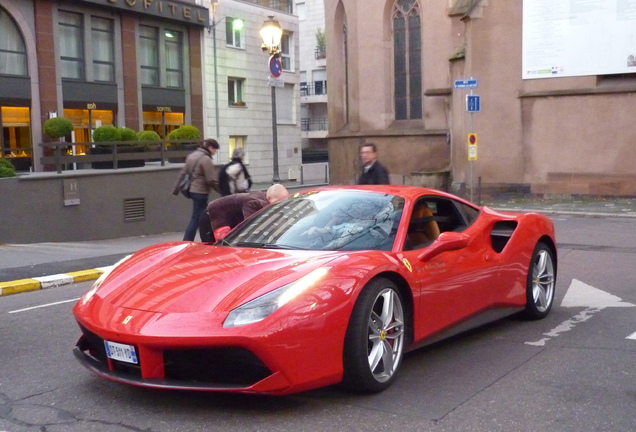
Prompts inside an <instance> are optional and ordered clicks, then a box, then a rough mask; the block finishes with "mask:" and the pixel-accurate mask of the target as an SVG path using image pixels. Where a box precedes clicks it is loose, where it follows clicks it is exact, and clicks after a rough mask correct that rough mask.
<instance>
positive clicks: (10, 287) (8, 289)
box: [0, 279, 42, 295]
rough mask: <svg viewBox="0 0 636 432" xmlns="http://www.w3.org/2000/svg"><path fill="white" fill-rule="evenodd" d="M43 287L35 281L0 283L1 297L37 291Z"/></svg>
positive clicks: (21, 280) (23, 280)
mask: <svg viewBox="0 0 636 432" xmlns="http://www.w3.org/2000/svg"><path fill="white" fill-rule="evenodd" d="M41 287H42V283H41V282H40V281H36V280H35V279H18V280H15V281H11V282H0V293H1V294H0V295H8V294H16V293H19V292H25V291H35V290H39V289H40V288H41Z"/></svg>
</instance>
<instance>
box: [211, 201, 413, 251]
mask: <svg viewBox="0 0 636 432" xmlns="http://www.w3.org/2000/svg"><path fill="white" fill-rule="evenodd" d="M403 208H404V198H402V197H399V196H395V195H389V194H384V193H377V192H368V191H347V190H344V191H343V190H339V191H319V192H315V191H314V192H304V193H299V194H295V195H292V196H291V197H290V198H288V199H287V200H285V201H282V202H279V203H276V204H273V205H271V206H268V207H266V208H265V209H264V210H263V211H261V212H260V213H258V214H257V215H256V216H255V217H253V218H252V219H250V220H248V221H247V222H246V223H244V224H243V225H241V226H239V227H237V228H236V229H235V230H234V231H232V232H231V233H230V234H229V235H228V236H227V237H225V238H224V239H223V240H222V242H220V243H219V244H223V245H229V246H236V247H261V248H271V249H305V250H346V251H354V250H384V251H390V250H391V249H392V247H393V242H394V240H395V233H396V231H397V227H398V225H399V223H400V218H401V217H402V209H403Z"/></svg>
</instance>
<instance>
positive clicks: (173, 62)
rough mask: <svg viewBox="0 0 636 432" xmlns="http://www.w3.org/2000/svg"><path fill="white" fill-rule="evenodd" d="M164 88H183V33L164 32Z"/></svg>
mask: <svg viewBox="0 0 636 432" xmlns="http://www.w3.org/2000/svg"><path fill="white" fill-rule="evenodd" d="M164 36H165V40H166V87H177V88H183V33H181V32H178V31H174V30H166V31H165V32H164Z"/></svg>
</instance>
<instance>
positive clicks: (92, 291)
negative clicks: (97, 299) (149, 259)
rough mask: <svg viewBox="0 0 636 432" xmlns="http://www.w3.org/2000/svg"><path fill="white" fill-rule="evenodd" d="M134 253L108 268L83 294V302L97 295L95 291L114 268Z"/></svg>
mask: <svg viewBox="0 0 636 432" xmlns="http://www.w3.org/2000/svg"><path fill="white" fill-rule="evenodd" d="M131 256H132V255H127V256H125V257H123V258H122V259H120V260H119V261H117V263H116V264H115V265H113V266H110V268H109V269H108V270H106V271H105V272H104V273H102V274H101V275H100V276H99V277H98V278H97V280H96V281H95V282H94V283H93V286H92V287H91V289H89V290H88V291H87V292H86V293H85V294H84V295H83V296H82V304H83V305H85V304H86V303H88V301H89V300H90V299H91V298H92V297H93V296H94V295H95V293H96V292H97V290H98V289H99V287H100V286H101V285H102V283H103V282H104V280H105V279H106V278H107V277H108V275H109V274H111V273H112V271H113V270H115V268H116V267H117V266H119V265H120V264H121V263H123V262H124V261H126V260H127V259H128V258H130V257H131Z"/></svg>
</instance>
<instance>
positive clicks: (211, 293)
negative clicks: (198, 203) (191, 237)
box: [73, 186, 556, 394]
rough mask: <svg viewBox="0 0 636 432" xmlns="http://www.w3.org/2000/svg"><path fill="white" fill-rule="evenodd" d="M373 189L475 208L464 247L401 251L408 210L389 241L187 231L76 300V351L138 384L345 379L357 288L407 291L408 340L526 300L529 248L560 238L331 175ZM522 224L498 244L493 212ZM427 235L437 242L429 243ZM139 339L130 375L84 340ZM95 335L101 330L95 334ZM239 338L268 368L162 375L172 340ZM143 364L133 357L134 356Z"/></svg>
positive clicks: (215, 342) (307, 383)
mask: <svg viewBox="0 0 636 432" xmlns="http://www.w3.org/2000/svg"><path fill="white" fill-rule="evenodd" d="M340 189H343V190H362V191H364V190H366V191H377V192H383V193H387V194H392V195H398V196H401V197H403V198H404V200H405V201H404V202H405V205H404V211H403V213H404V215H408V214H410V212H411V210H412V208H413V205H414V203H415V200H416V199H417V198H420V197H422V196H432V197H440V198H443V199H448V200H453V202H456V203H462V204H463V205H465V206H468V207H472V208H475V209H477V210H480V215H479V217H478V218H477V219H476V220H475V221H474V223H472V224H471V225H470V226H468V227H467V228H466V229H465V230H464V231H463V234H465V235H466V236H467V238H468V239H469V240H468V244H467V246H466V247H464V248H461V249H458V250H451V251H447V252H443V253H439V254H437V255H434V256H432V257H431V258H427V259H426V260H425V261H421V260H420V259H419V258H418V256H421V254H422V251H423V250H425V249H426V248H424V249H418V250H409V251H403V250H402V249H403V248H404V245H405V236H406V232H407V229H408V222H405V220H406V219H408V217H407V216H403V217H402V222H401V224H400V226H399V228H398V230H397V234H396V241H395V243H394V245H393V249H392V250H391V251H304V250H275V249H255V248H244V247H225V246H212V245H206V244H201V243H192V242H175V243H167V244H160V245H156V246H152V247H149V248H146V249H143V250H141V251H139V252H137V253H136V254H134V255H133V256H132V257H131V258H130V259H128V260H127V261H125V262H123V263H122V264H121V265H119V266H117V267H116V268H115V269H114V270H113V271H112V273H110V274H109V275H108V277H107V278H105V280H103V281H100V285H99V287H98V289H97V290H96V291H95V292H94V294H93V295H92V297H90V298H88V297H87V296H85V297H83V298H82V299H81V300H80V301H79V302H78V303H77V304H76V306H75V307H74V309H73V313H74V315H75V318H76V320H77V321H78V323H79V324H80V326H81V327H82V328H83V331H84V333H85V335H84V336H83V339H80V342H78V346H81V347H83V348H76V351H75V355H76V357H77V358H78V359H79V360H80V361H81V362H82V363H83V364H84V365H85V366H87V367H88V368H89V369H90V370H91V371H92V372H94V373H95V374H97V375H100V376H103V377H106V378H109V379H112V380H115V381H120V382H125V383H129V384H134V385H142V386H148V387H158V388H178V389H195V390H211V391H232V392H263V393H270V394H287V393H293V392H298V391H302V390H306V389H311V388H316V387H320V386H325V385H329V384H334V383H338V382H339V381H340V380H341V379H342V375H343V361H342V358H343V345H344V339H345V333H346V330H347V326H348V324H349V317H350V315H351V312H352V310H353V307H354V305H355V302H356V300H357V298H358V296H359V294H360V291H361V290H362V289H363V288H364V287H365V285H366V284H367V283H368V282H369V281H370V280H371V279H373V278H375V277H377V276H379V275H383V276H386V277H390V278H391V279H393V280H394V281H395V282H396V283H397V284H398V285H401V286H402V288H403V293H406V295H407V296H409V297H410V298H409V299H408V303H409V304H411V307H412V311H411V317H412V331H413V338H412V344H411V346H410V347H409V348H410V349H413V348H415V347H418V346H420V345H422V344H424V343H426V342H427V341H430V340H433V339H434V338H435V337H436V336H437V335H439V334H442V333H443V332H444V331H445V330H447V329H449V328H453V327H454V326H456V325H457V324H458V323H461V322H463V321H466V320H469V319H470V318H471V317H475V316H479V315H482V314H483V313H484V312H485V311H488V310H492V309H507V308H516V309H517V310H518V309H520V308H523V307H524V305H525V303H526V278H527V272H528V266H529V263H530V258H531V254H532V250H533V248H534V247H535V245H536V244H537V242H538V241H540V239H544V241H546V242H548V243H551V245H552V246H554V245H555V244H556V241H555V238H554V230H553V227H552V223H551V222H550V221H549V219H547V218H545V217H544V216H540V215H537V214H528V215H520V214H505V213H498V212H495V211H492V210H490V209H488V208H481V209H480V208H478V207H476V206H474V205H473V204H470V203H468V202H466V201H464V200H461V199H459V198H457V197H454V196H452V195H449V194H445V193H442V192H438V191H434V190H430V189H424V188H417V187H396V186H374V187H344V188H334V187H326V188H321V189H320V190H340ZM508 222H510V223H512V224H515V229H514V232H512V235H511V237H510V239H509V240H508V242H507V244H506V246H505V248H503V250H501V251H500V252H496V251H494V250H493V246H492V240H491V235H490V232H491V231H492V230H493V227H494V226H495V224H497V223H508ZM429 247H434V245H431V246H429ZM322 267H327V268H328V269H329V270H328V273H327V275H326V276H325V277H324V278H323V279H321V280H320V282H319V283H316V284H314V285H313V286H311V287H310V288H309V289H306V290H305V291H302V292H301V293H300V294H299V295H297V296H296V297H295V298H293V299H292V300H291V301H289V302H288V303H287V304H285V305H284V306H282V307H280V308H279V309H277V310H275V311H274V312H273V313H272V314H271V315H270V316H268V317H267V318H265V319H263V320H262V321H259V322H255V323H252V324H249V325H244V326H239V327H229V328H225V327H223V324H224V321H225V319H226V318H227V316H228V314H229V313H230V312H231V311H232V310H233V309H235V308H237V307H238V306H241V305H243V304H245V303H247V302H249V301H250V300H253V299H256V298H259V297H260V296H262V295H263V294H266V293H268V292H270V291H272V290H274V289H276V288H279V287H282V286H285V285H287V284H290V283H292V282H294V281H296V280H298V279H299V278H300V277H301V276H303V275H306V274H309V273H310V272H312V271H314V270H316V269H318V268H322ZM91 337H95V338H98V339H99V340H102V339H103V340H106V341H112V342H117V343H120V344H127V345H133V346H135V348H136V350H137V354H138V357H139V363H140V366H139V369H140V371H139V377H137V378H130V379H129V378H126V376H125V375H124V374H123V373H121V371H119V370H116V369H117V367H115V365H114V364H113V362H112V361H111V360H110V359H108V362H107V363H108V364H107V365H98V364H97V363H95V361H94V359H91V358H89V357H91V356H94V355H96V354H95V351H96V350H97V351H98V349H97V348H96V344H97V343H95V344H93V346H92V347H91V348H87V346H88V345H90V344H89V343H88V342H87V340H88V339H90V338H91ZM96 340H97V339H96ZM230 348H231V349H234V348H240V349H244V350H246V351H248V352H249V353H251V354H252V355H253V356H255V357H256V358H257V359H258V360H259V361H260V362H262V365H264V367H265V368H266V369H267V370H268V373H266V374H265V375H266V376H264V377H262V379H259V380H257V381H256V382H250V383H248V384H237V385H225V384H223V385H215V384H209V383H207V384H206V383H200V382H192V383H188V382H179V381H178V380H170V379H167V378H166V370H165V369H166V367H169V366H166V365H168V364H169V362H167V361H166V358H167V356H168V355H167V354H166V352H167V351H170V350H175V351H178V350H182V349H184V350H185V349H194V350H196V349H220V350H225V349H230ZM135 367H137V366H135Z"/></svg>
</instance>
